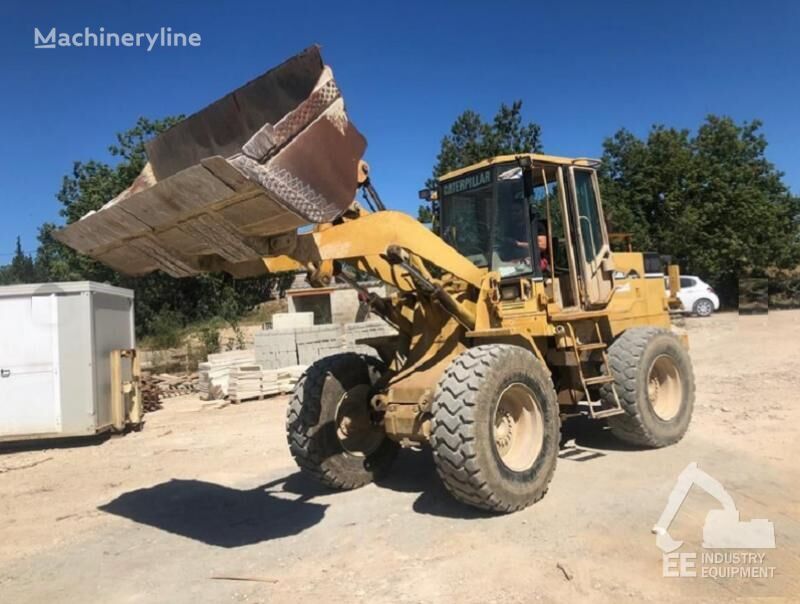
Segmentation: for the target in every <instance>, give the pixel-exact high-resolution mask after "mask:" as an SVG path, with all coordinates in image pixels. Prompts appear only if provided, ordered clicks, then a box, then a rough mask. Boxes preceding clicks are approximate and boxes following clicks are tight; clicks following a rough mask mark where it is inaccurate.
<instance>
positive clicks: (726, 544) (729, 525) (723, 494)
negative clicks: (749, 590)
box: [653, 462, 775, 553]
mask: <svg viewBox="0 0 800 604" xmlns="http://www.w3.org/2000/svg"><path fill="white" fill-rule="evenodd" d="M694 484H696V485H697V486H699V487H701V488H702V489H703V490H705V491H706V492H707V493H708V494H709V495H711V496H712V497H714V498H715V499H716V500H717V501H719V502H720V503H721V504H722V509H721V510H711V511H710V512H709V513H708V515H707V516H706V521H705V523H704V524H703V547H704V548H706V549H720V548H741V549H750V548H756V549H762V548H763V549H768V548H774V547H775V528H774V526H773V524H772V522H770V521H769V520H764V519H761V518H757V519H753V520H750V521H749V522H742V521H740V520H739V511H738V510H737V509H736V505H735V504H734V503H733V499H732V498H731V496H730V495H729V494H728V492H727V491H726V490H725V488H724V487H723V486H722V485H721V484H720V483H719V482H718V481H717V480H716V479H714V478H712V477H711V476H709V475H708V474H706V473H705V472H703V470H701V469H700V468H699V467H697V463H696V462H692V463H690V464H689V465H688V466H686V468H684V470H683V472H681V473H680V475H679V476H678V480H677V481H676V482H675V486H674V487H673V489H672V492H671V493H670V494H669V499H668V500H667V505H666V507H665V508H664V511H663V512H661V517H660V518H659V519H658V522H657V523H656V525H655V526H654V527H653V533H655V535H656V545H657V546H658V547H659V548H660V549H661V551H663V552H664V553H669V552H672V551H674V550H676V549H678V548H679V547H680V546H681V545H683V541H676V540H675V539H673V538H672V537H671V536H670V534H669V532H668V531H667V529H668V528H669V525H670V524H671V523H672V521H673V520H674V518H675V515H676V514H677V513H678V510H679V509H680V507H681V505H682V504H683V502H684V500H685V499H686V496H687V495H688V494H689V490H690V489H691V488H692V485H694Z"/></svg>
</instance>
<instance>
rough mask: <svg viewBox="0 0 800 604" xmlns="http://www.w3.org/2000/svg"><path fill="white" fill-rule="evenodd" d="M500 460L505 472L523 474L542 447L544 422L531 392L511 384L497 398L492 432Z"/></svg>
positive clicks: (519, 385) (524, 387)
mask: <svg viewBox="0 0 800 604" xmlns="http://www.w3.org/2000/svg"><path fill="white" fill-rule="evenodd" d="M492 435H493V437H494V444H495V447H496V449H497V453H498V455H499V457H500V460H501V461H502V462H503V465H505V466H506V467H507V468H508V469H510V470H513V471H515V472H523V471H525V470H527V469H529V468H530V467H532V466H533V463H534V462H535V461H536V458H537V457H538V456H539V452H540V451H541V450H542V446H543V444H544V420H543V417H542V409H541V407H540V406H539V402H538V401H537V400H536V397H535V396H534V395H533V392H531V389H530V388H528V387H527V386H525V385H523V384H511V385H510V386H509V387H508V388H506V389H505V390H504V391H503V393H502V394H501V395H500V397H499V399H498V401H497V409H496V411H495V415H494V424H493V428H492Z"/></svg>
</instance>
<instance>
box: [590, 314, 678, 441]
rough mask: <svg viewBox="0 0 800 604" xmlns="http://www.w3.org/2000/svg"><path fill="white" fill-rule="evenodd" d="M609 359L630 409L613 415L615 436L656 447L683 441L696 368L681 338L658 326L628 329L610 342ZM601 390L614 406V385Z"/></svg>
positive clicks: (621, 397)
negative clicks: (693, 368)
mask: <svg viewBox="0 0 800 604" xmlns="http://www.w3.org/2000/svg"><path fill="white" fill-rule="evenodd" d="M608 360H609V363H610V365H611V374H612V375H613V376H614V386H615V388H616V392H617V396H618V397H619V401H620V404H621V405H622V408H623V409H624V410H625V413H624V414H622V415H615V416H612V417H609V418H608V426H609V428H611V432H612V433H613V434H614V436H616V437H617V438H618V439H620V440H621V441H624V442H627V443H630V444H633V445H638V446H644V447H651V448H659V447H666V446H668V445H671V444H674V443H676V442H678V441H679V440H681V438H683V435H684V434H686V430H687V429H688V428H689V422H690V420H691V418H692V410H693V408H694V372H693V370H692V361H691V359H690V358H689V354H688V353H687V352H686V349H685V348H684V347H683V345H682V344H681V342H680V341H679V340H678V338H677V337H675V336H674V335H673V334H672V333H671V332H669V331H666V330H664V329H660V328H657V327H637V328H633V329H629V330H627V331H625V332H623V333H622V335H620V336H619V337H618V338H617V339H616V340H615V341H614V343H613V344H611V346H610V347H609V349H608ZM601 392H602V396H603V399H604V401H605V403H606V404H607V405H613V404H614V399H613V393H612V392H611V389H610V388H608V387H607V386H606V387H604V388H603V389H602V391H601Z"/></svg>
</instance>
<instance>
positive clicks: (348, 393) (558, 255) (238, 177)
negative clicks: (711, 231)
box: [57, 47, 694, 512]
mask: <svg viewBox="0 0 800 604" xmlns="http://www.w3.org/2000/svg"><path fill="white" fill-rule="evenodd" d="M365 148H366V141H365V140H364V138H363V137H362V136H361V135H360V133H359V132H358V131H357V130H356V129H355V126H354V125H353V124H352V122H351V121H350V119H349V117H348V116H347V113H346V112H345V109H344V104H343V100H342V98H341V93H340V91H339V89H338V87H337V86H336V83H335V81H334V80H333V75H332V72H331V70H330V68H328V67H326V66H325V65H324V64H323V62H322V59H321V56H320V54H319V49H318V48H316V47H312V48H310V49H307V50H306V51H304V52H303V53H301V54H300V55H298V56H296V57H294V58H292V59H290V60H289V61H287V62H286V63H284V64H282V65H281V66H279V67H277V68H275V69H273V70H272V71H269V72H267V73H266V74H264V75H262V76H260V77H259V78H257V79H255V80H253V81H252V82H250V83H248V84H246V85H245V86H243V87H242V88H240V89H238V90H236V91H234V92H233V93H231V94H229V95H227V96H226V97H223V98H222V99H220V100H219V101H217V102H215V103H213V104H212V105H210V106H209V107H207V108H206V109H204V110H202V111H200V112H199V113H196V114H194V115H192V116H190V117H189V118H187V119H186V120H184V121H182V122H180V123H179V124H177V125H176V126H174V127H173V128H171V129H170V130H168V131H167V132H165V133H164V134H162V135H160V136H159V137H157V138H156V139H154V140H153V141H151V142H150V143H149V144H148V147H147V151H148V157H149V163H148V164H147V166H146V167H145V169H144V170H143V172H142V174H141V175H140V177H139V178H138V179H137V180H136V181H135V182H134V183H133V185H131V187H130V188H129V189H127V190H125V191H123V192H122V193H120V195H118V196H117V197H115V198H114V199H112V200H110V201H109V202H108V203H107V204H106V205H105V206H104V207H103V208H101V209H100V210H99V211H97V212H94V213H90V215H87V216H86V217H84V218H83V219H81V220H79V221H77V222H74V223H72V224H71V225H69V226H67V227H66V228H64V229H63V230H61V231H60V232H59V233H58V234H57V237H58V238H59V239H60V240H61V241H62V242H64V243H66V244H67V245H70V246H71V247H73V248H75V249H77V250H79V251H81V252H83V253H86V254H88V255H90V256H92V257H93V258H96V259H98V260H100V261H102V262H104V263H106V264H108V265H110V266H112V267H113V268H115V269H117V270H119V271H122V272H124V273H128V274H144V273H147V272H150V271H153V270H162V271H165V272H167V273H169V274H171V275H173V276H175V277H184V276H188V275H194V274H198V273H201V272H204V271H219V270H224V271H227V272H229V273H231V274H232V275H234V276H237V277H244V276H251V275H258V274H264V272H265V271H272V272H278V271H285V270H297V269H302V270H304V271H306V272H307V275H308V280H309V281H310V283H311V284H312V285H315V286H324V285H328V284H330V283H331V281H332V280H334V279H339V280H341V281H344V282H346V283H348V284H350V285H351V286H352V287H354V288H357V289H359V288H360V285H359V283H358V281H357V280H356V275H358V274H367V275H370V276H371V277H373V278H376V279H379V280H381V281H382V282H384V283H385V284H387V285H389V286H391V287H390V288H389V290H390V291H391V293H390V294H388V295H386V296H384V297H380V296H377V295H374V294H370V293H369V292H367V291H362V292H361V293H362V295H363V296H364V297H365V298H366V299H367V300H368V303H369V305H370V308H371V311H372V313H374V314H375V315H377V316H378V317H380V318H382V319H383V320H385V321H386V322H387V323H388V324H389V325H391V326H392V327H394V329H395V330H396V335H394V336H389V337H381V338H372V339H369V340H367V341H366V342H364V343H367V344H369V345H371V346H372V347H373V349H374V350H375V351H376V354H375V355H374V356H365V355H360V354H355V353H345V354H338V355H334V356H331V357H327V358H322V359H319V360H318V361H317V362H315V363H314V364H313V365H311V366H310V367H309V368H308V370H307V371H306V372H305V374H304V375H303V376H302V378H301V379H300V381H299V382H298V384H297V387H296V388H295V390H294V394H293V395H292V397H291V400H290V402H289V406H288V412H287V423H286V427H287V437H288V443H289V449H290V451H291V454H292V456H293V457H294V459H295V460H296V462H297V464H298V465H299V466H300V467H301V468H302V469H303V470H304V471H306V472H307V473H309V474H311V475H312V476H314V477H316V478H317V479H319V480H320V481H321V482H323V483H324V484H326V485H328V486H330V487H334V488H339V489H352V488H356V487H360V486H362V485H365V484H367V483H369V482H371V481H373V480H375V478H376V477H379V476H380V475H382V474H384V473H386V472H388V471H389V469H390V467H391V465H392V461H393V460H394V459H395V456H396V455H397V452H398V449H399V448H400V447H409V446H410V447H418V446H422V445H428V446H430V448H431V450H432V452H433V459H434V461H435V464H436V468H437V471H438V473H439V475H440V476H441V479H442V480H443V482H444V484H445V486H446V487H447V489H448V490H449V491H450V492H451V493H452V494H453V496H454V497H455V498H456V499H458V500H460V501H462V502H464V503H467V504H469V505H472V506H476V507H478V508H482V509H485V510H490V511H495V512H512V511H514V510H519V509H521V508H524V507H526V506H528V505H531V504H532V503H534V502H536V501H537V500H539V499H540V498H541V497H543V496H544V494H545V492H546V491H547V488H548V484H549V483H550V480H551V478H552V476H553V472H554V470H555V466H556V460H557V454H558V448H559V441H560V424H561V421H562V420H563V419H564V418H567V417H570V416H588V417H589V418H593V419H597V420H603V421H605V422H607V425H608V427H609V428H610V430H611V432H612V433H613V434H614V435H616V436H617V437H618V438H620V439H621V440H624V441H626V442H629V443H633V444H635V445H640V446H643V447H663V446H666V445H670V444H672V443H675V442H677V441H678V440H680V438H681V437H682V436H683V435H684V433H685V432H686V429H687V427H688V424H689V421H690V418H691V415H692V407H693V401H694V377H693V373H692V366H691V361H690V358H689V356H688V353H687V347H688V342H687V341H686V338H685V337H680V336H677V335H675V334H674V333H673V332H672V331H671V329H670V321H669V315H668V304H669V299H668V297H666V296H665V295H664V282H663V279H662V277H661V276H660V275H658V274H656V275H652V271H651V270H646V268H647V267H646V265H647V264H648V261H649V259H648V258H647V257H646V255H644V254H642V253H635V252H625V253H612V251H611V249H610V247H609V236H608V233H607V230H606V224H605V221H604V216H603V206H602V203H601V199H600V191H599V187H598V181H597V175H596V168H597V162H595V161H592V160H588V159H580V158H579V159H573V158H567V157H556V156H550V155H540V154H533V153H524V154H515V155H507V156H501V157H493V158H487V159H485V160H484V161H481V162H479V163H476V164H474V165H471V166H467V167H464V168H462V169H459V170H456V171H453V172H450V173H448V174H445V175H443V176H442V177H441V178H440V179H439V182H438V190H437V191H436V192H435V193H436V197H437V201H436V203H437V206H438V217H439V220H438V223H439V224H438V227H439V234H438V235H437V234H435V233H433V232H432V231H431V230H429V229H428V228H426V227H425V226H423V225H422V224H420V223H419V222H417V221H416V220H415V219H413V218H412V217H410V216H408V215H406V214H404V213H401V212H397V211H392V210H388V209H386V208H385V206H384V205H383V202H382V200H381V199H380V197H379V195H378V194H377V192H376V190H375V188H374V187H373V185H372V183H371V180H370V175H369V169H368V166H367V164H366V163H365V162H364V161H363V159H362V156H363V153H364V150H365ZM358 191H360V192H361V193H362V194H363V201H362V202H356V201H354V197H355V196H356V194H357V192H358ZM648 275H650V276H648ZM677 277H678V273H677V270H671V271H670V284H671V289H672V294H673V297H674V294H675V292H676V291H677V284H678V282H677Z"/></svg>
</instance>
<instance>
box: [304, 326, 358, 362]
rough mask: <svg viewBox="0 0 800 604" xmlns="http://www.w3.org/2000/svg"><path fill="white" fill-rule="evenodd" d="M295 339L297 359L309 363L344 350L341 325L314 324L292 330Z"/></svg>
mask: <svg viewBox="0 0 800 604" xmlns="http://www.w3.org/2000/svg"><path fill="white" fill-rule="evenodd" d="M294 335H295V339H296V341H297V361H298V363H299V364H300V365H310V364H311V363H313V362H314V361H317V360H319V359H321V358H323V357H327V356H330V355H332V354H337V353H339V352H344V351H345V343H344V337H343V329H342V326H341V325H335V324H334V325H315V326H314V327H301V328H298V329H295V331H294Z"/></svg>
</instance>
